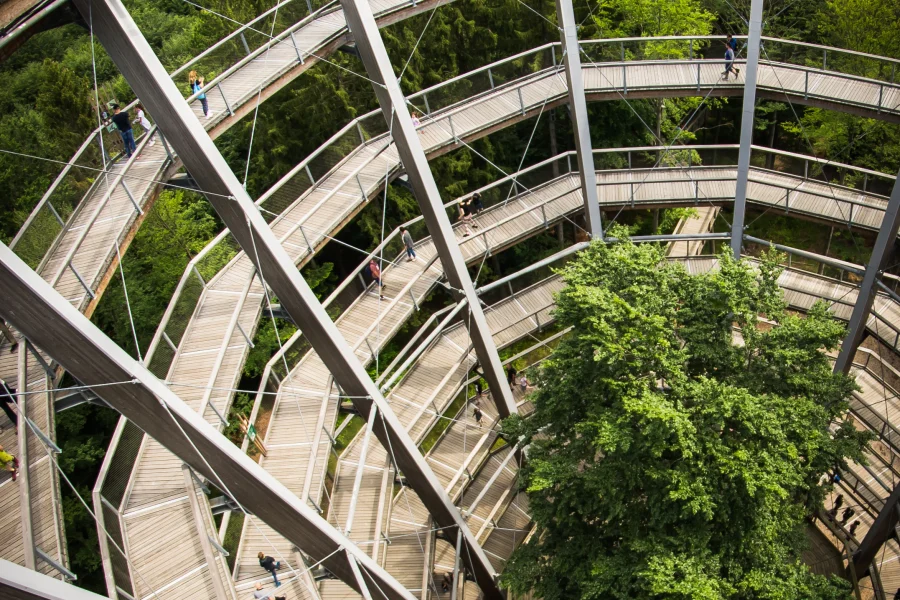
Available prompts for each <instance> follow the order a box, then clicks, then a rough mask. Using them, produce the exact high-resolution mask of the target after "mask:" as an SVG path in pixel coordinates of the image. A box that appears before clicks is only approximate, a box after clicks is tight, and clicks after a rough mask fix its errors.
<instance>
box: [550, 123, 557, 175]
mask: <svg viewBox="0 0 900 600" xmlns="http://www.w3.org/2000/svg"><path fill="white" fill-rule="evenodd" d="M557 154H559V150H558V148H557V145H556V109H552V110H551V111H550V155H551V156H556V155H557ZM553 177H554V179H555V178H556V177H559V163H558V162H557V161H555V160H554V161H553Z"/></svg>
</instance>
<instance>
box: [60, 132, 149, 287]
mask: <svg viewBox="0 0 900 600" xmlns="http://www.w3.org/2000/svg"><path fill="white" fill-rule="evenodd" d="M155 132H156V125H154V126H153V127H151V128H150V131H149V132H148V133H147V135H145V136H144V139H143V140H142V141H141V143H140V145H139V146H138V147H137V148H136V149H135V151H134V153H132V155H131V158H129V159H128V162H127V164H126V165H125V168H124V169H123V170H122V172H121V173H118V174H116V176H115V178H114V179H113V181H112V183H107V188H106V192H105V193H104V197H103V199H102V200H101V201H100V202H99V203H98V204H97V208H96V209H94V212H93V213H91V217H90V219H88V222H87V223H86V224H85V225H84V226H83V228H82V230H81V233H80V234H79V235H78V238H77V239H76V240H75V243H74V244H72V247H71V248H70V249H69V251H68V252H67V253H66V257H65V260H63V262H62V263H61V264H60V267H59V270H58V271H57V273H56V275H55V276H54V277H53V279H52V281H51V285H53V286H56V284H57V283H59V280H60V278H61V277H62V274H63V273H64V272H65V270H66V267H69V265H70V264H71V262H72V259H73V258H74V257H75V253H76V252H78V249H79V248H81V244H82V243H83V242H84V240H85V238H86V237H87V234H88V232H89V231H90V229H91V227H92V226H93V224H94V223H95V222H96V221H97V219H98V218H99V216H100V213H101V212H102V211H103V209H104V208H106V205H107V203H108V202H109V200H110V198H112V195H113V193H114V192H115V190H116V188H117V187H119V185H121V184H122V182H123V180H124V178H125V172H126V171H127V170H128V168H129V167H130V166H131V165H133V164H134V162H135V161H136V160H137V157H138V156H140V154H141V152H143V151H144V148H145V147H146V145H147V142H148V140H149V139H150V138H151V137H152V136H153V134H154V133H155ZM135 208H136V207H135ZM88 294H90V295H93V292H91V291H88Z"/></svg>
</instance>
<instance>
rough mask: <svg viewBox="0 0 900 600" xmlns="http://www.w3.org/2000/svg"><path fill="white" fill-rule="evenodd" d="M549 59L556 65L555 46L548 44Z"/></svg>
mask: <svg viewBox="0 0 900 600" xmlns="http://www.w3.org/2000/svg"><path fill="white" fill-rule="evenodd" d="M550 60H552V61H553V66H554V67H555V66H556V46H550Z"/></svg>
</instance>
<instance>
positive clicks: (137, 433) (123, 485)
mask: <svg viewBox="0 0 900 600" xmlns="http://www.w3.org/2000/svg"><path fill="white" fill-rule="evenodd" d="M143 440H144V432H143V431H142V430H141V429H140V428H139V427H138V426H137V425H135V424H134V423H132V422H131V421H126V422H125V426H124V428H123V429H122V435H121V437H120V438H119V443H118V444H116V447H115V449H114V451H113V452H114V454H113V457H112V460H111V461H110V465H109V470H108V471H107V473H106V479H104V481H103V488H102V489H101V491H100V494H101V496H103V498H105V499H106V500H107V501H108V502H109V503H110V504H112V505H113V506H116V507H119V508H121V505H122V500H123V499H124V497H125V490H126V489H128V481H129V480H130V479H131V470H132V468H133V467H134V461H135V460H136V459H137V455H138V452H139V451H140V449H141V442H143Z"/></svg>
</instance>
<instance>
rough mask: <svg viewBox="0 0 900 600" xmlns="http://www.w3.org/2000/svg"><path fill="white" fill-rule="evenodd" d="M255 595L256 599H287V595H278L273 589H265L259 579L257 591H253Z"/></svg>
mask: <svg viewBox="0 0 900 600" xmlns="http://www.w3.org/2000/svg"><path fill="white" fill-rule="evenodd" d="M253 597H254V598H255V599H256V600H269V599H270V598H275V600H285V596H276V595H275V592H274V591H273V590H264V589H263V586H262V584H261V583H260V582H258V581H257V582H256V591H255V592H253Z"/></svg>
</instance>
